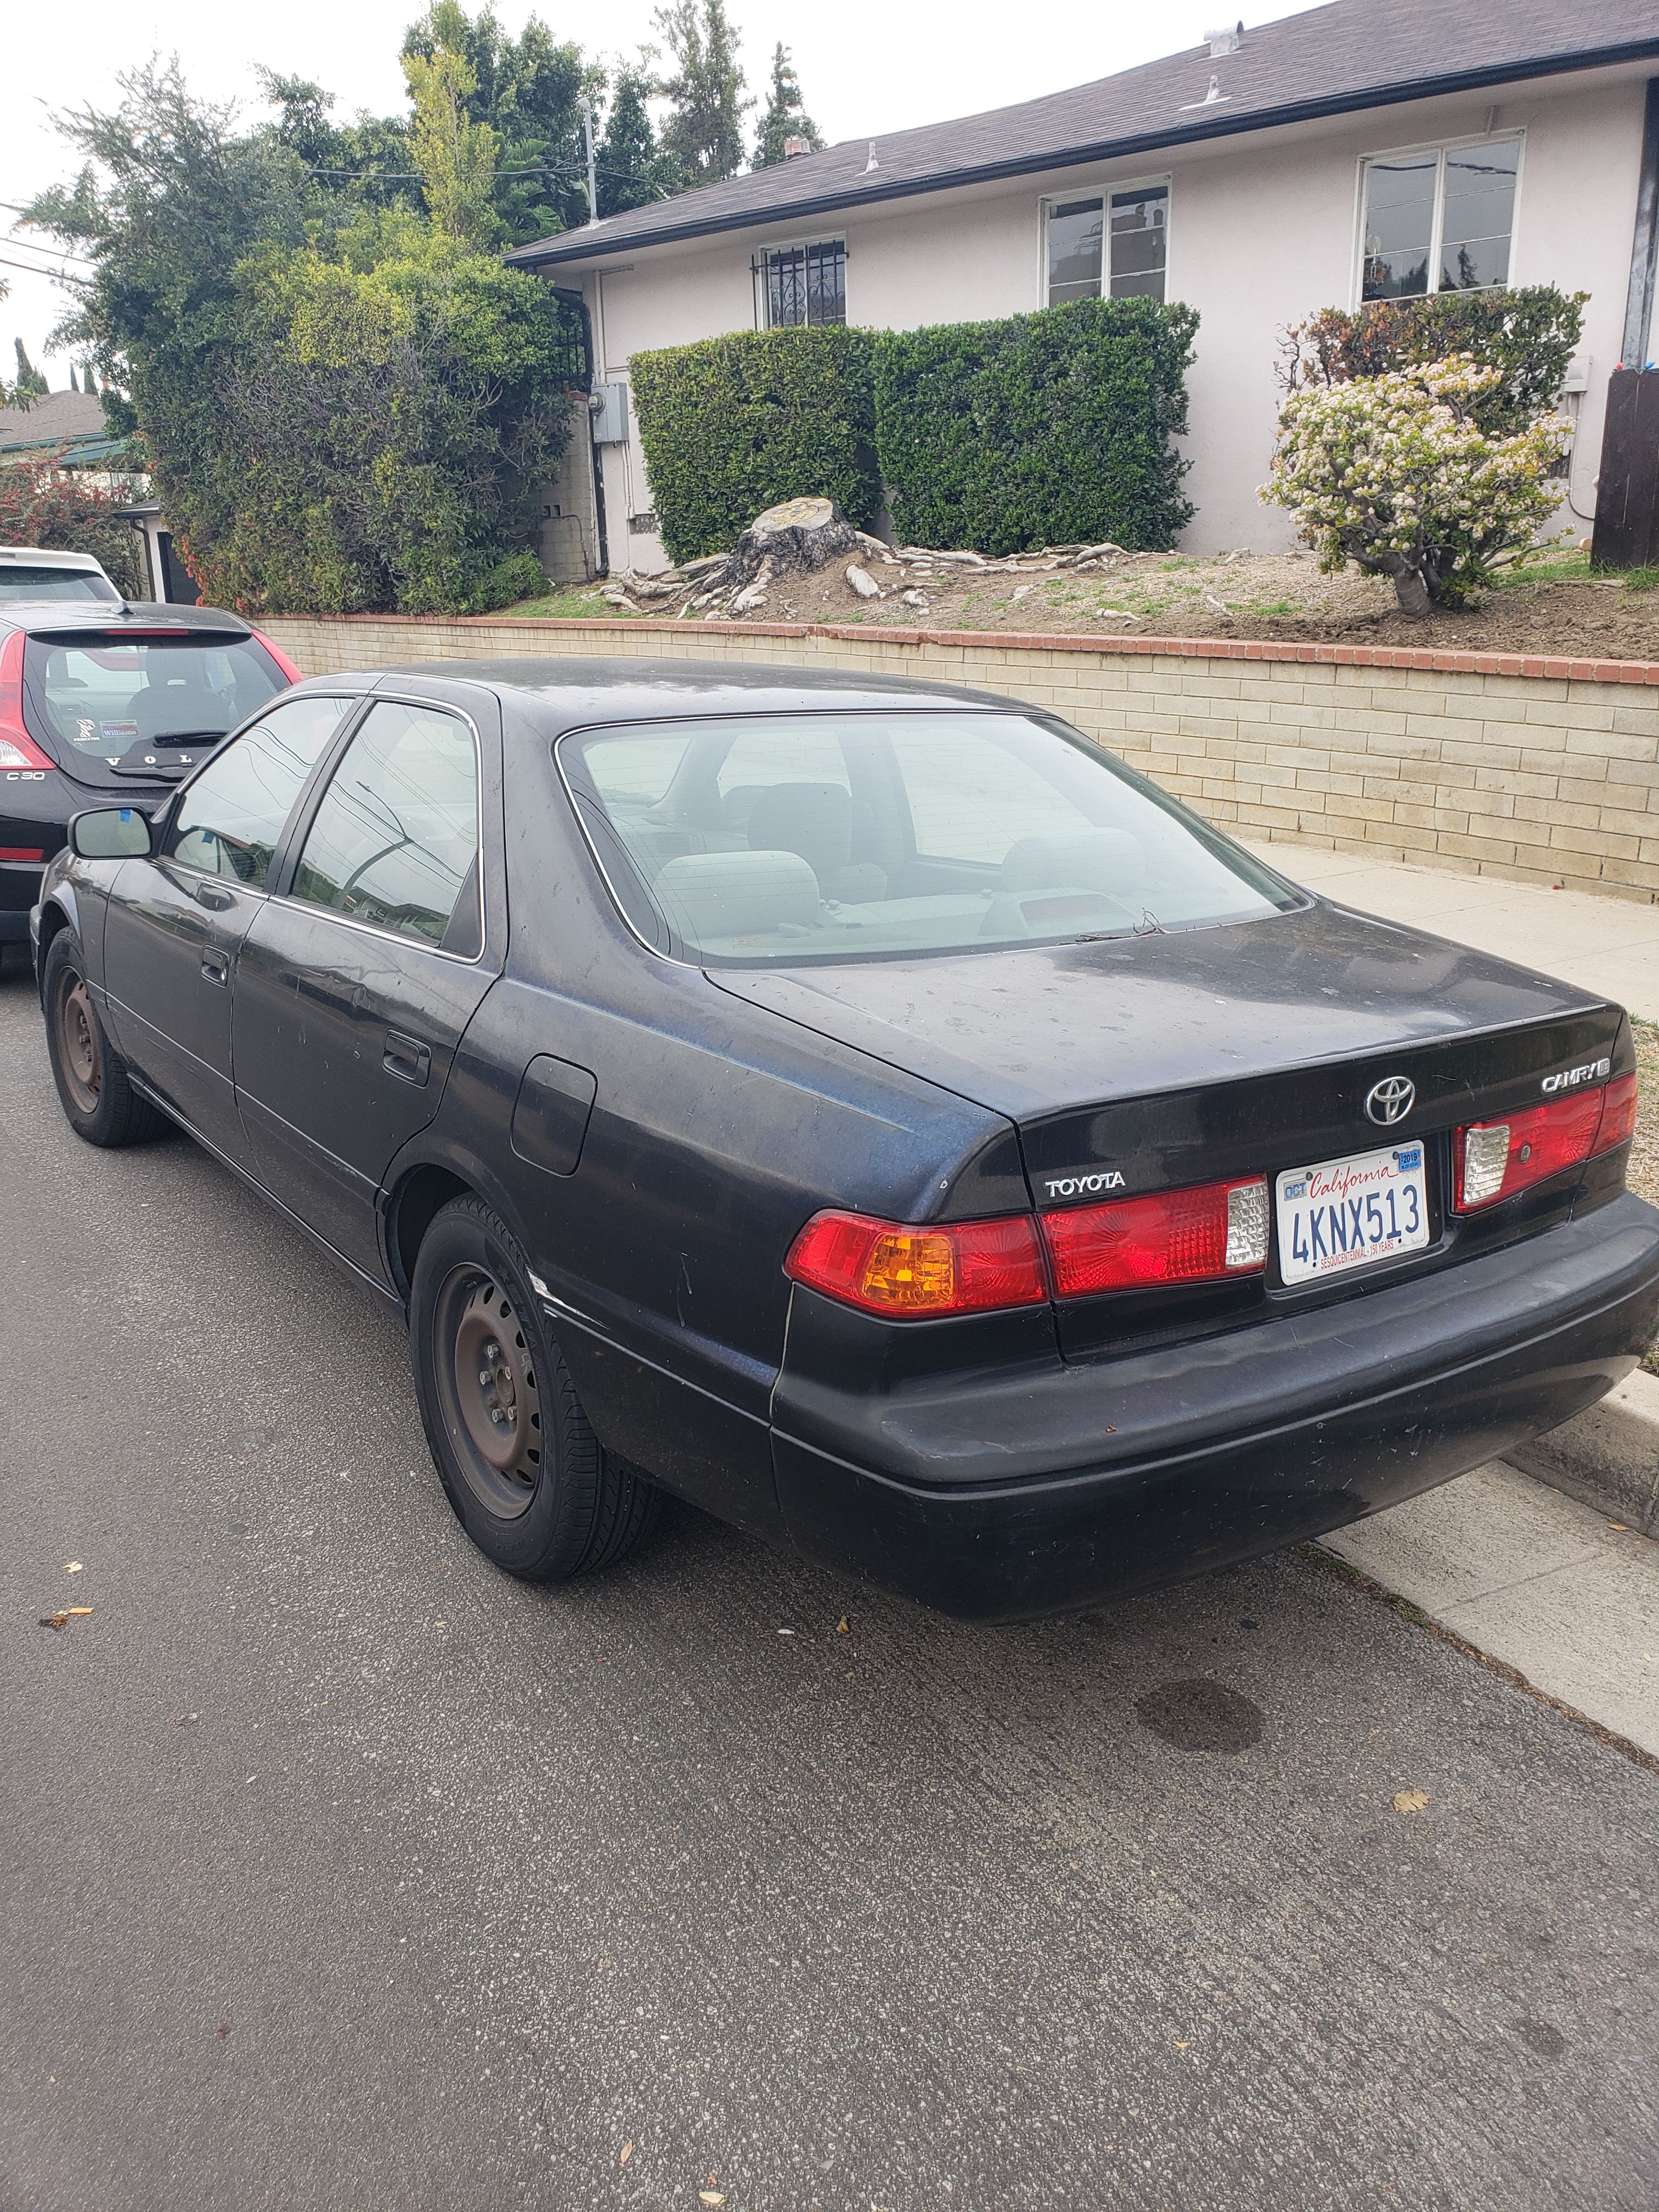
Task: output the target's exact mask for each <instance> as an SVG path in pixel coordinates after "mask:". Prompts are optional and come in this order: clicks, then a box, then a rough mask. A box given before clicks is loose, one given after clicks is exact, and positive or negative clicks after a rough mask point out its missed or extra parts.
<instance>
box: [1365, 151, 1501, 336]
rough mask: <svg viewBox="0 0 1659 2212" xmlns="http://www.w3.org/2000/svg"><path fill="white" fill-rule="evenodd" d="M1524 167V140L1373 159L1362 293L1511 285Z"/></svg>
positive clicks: (1401, 296) (1407, 294)
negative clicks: (1517, 193)
mask: <svg viewBox="0 0 1659 2212" xmlns="http://www.w3.org/2000/svg"><path fill="white" fill-rule="evenodd" d="M1520 166H1521V141H1520V140H1519V139H1518V138H1488V139H1483V140H1482V141H1480V143H1478V144H1476V145H1473V146H1446V147H1442V148H1440V149H1438V150H1430V151H1428V152H1425V153H1419V154H1389V155H1381V156H1379V157H1377V158H1376V159H1375V160H1372V161H1367V162H1366V164H1365V228H1364V244H1363V247H1362V258H1361V263H1360V272H1359V296H1360V298H1361V299H1362V300H1410V299H1416V298H1419V297H1420V296H1421V295H1423V294H1424V293H1425V292H1484V291H1486V290H1487V289H1489V288H1490V287H1491V286H1492V285H1494V284H1504V283H1508V281H1509V274H1510V234H1511V233H1512V231H1513V229H1514V227H1515V187H1516V178H1517V175H1518V173H1519V171H1520Z"/></svg>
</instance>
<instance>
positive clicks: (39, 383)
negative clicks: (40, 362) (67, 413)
mask: <svg viewBox="0 0 1659 2212" xmlns="http://www.w3.org/2000/svg"><path fill="white" fill-rule="evenodd" d="M14 343H15V348H16V352H17V397H18V398H19V400H20V401H21V403H22V404H24V405H25V406H27V404H28V402H29V401H30V400H31V399H40V398H45V396H46V389H47V386H46V378H45V377H44V376H42V374H40V370H39V369H38V368H36V367H35V366H34V363H33V362H32V361H31V360H30V359H29V357H28V353H27V349H26V348H25V346H24V344H23V341H22V339H21V338H17V339H15V341H14Z"/></svg>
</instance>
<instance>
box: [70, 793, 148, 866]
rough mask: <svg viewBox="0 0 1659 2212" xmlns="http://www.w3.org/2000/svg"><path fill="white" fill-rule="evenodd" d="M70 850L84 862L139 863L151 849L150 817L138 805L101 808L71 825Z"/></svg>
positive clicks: (78, 815) (74, 820)
mask: <svg viewBox="0 0 1659 2212" xmlns="http://www.w3.org/2000/svg"><path fill="white" fill-rule="evenodd" d="M69 841H70V851H71V852H73V853H75V854H78V855H79V857H80V858H81V859H82V860H143V859H145V858H147V857H148V855H149V852H150V849H151V844H150V827H149V816H148V815H147V814H141V813H140V812H139V811H138V809H137V807H136V806H98V807H94V808H93V810H92V811H90V812H89V813H86V814H77V815H76V816H75V817H73V818H72V820H71V821H70V826H69Z"/></svg>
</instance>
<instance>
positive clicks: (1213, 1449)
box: [773, 1196, 1659, 1620]
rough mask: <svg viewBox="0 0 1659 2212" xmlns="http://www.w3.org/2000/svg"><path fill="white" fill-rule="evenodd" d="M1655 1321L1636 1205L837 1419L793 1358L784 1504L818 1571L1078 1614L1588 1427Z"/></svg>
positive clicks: (783, 1422) (946, 1600)
mask: <svg viewBox="0 0 1659 2212" xmlns="http://www.w3.org/2000/svg"><path fill="white" fill-rule="evenodd" d="M802 1295H803V1294H802V1293H799V1292H798V1293H797V1297H798V1298H799V1297H800V1296H802ZM805 1295H809V1296H810V1295H811V1294H810V1293H807V1294H805ZM1656 1316H1659V1213H1656V1212H1655V1211H1654V1209H1653V1208H1652V1207H1651V1206H1648V1205H1646V1204H1645V1203H1644V1201H1643V1200H1639V1199H1637V1198H1633V1197H1630V1196H1625V1197H1621V1198H1620V1199H1617V1200H1614V1201H1613V1203H1611V1204H1609V1205H1607V1206H1602V1207H1600V1208H1598V1209H1597V1210H1596V1211H1595V1212H1594V1213H1592V1214H1590V1215H1589V1216H1588V1217H1587V1218H1584V1219H1582V1220H1579V1221H1576V1222H1571V1223H1569V1224H1567V1225H1565V1226H1564V1227H1561V1228H1558V1229H1553V1230H1551V1231H1547V1233H1546V1234H1544V1235H1542V1236H1539V1237H1532V1238H1528V1239H1527V1240H1525V1241H1524V1242H1522V1243H1517V1244H1514V1245H1510V1246H1509V1247H1507V1248H1505V1249H1503V1250H1501V1251H1498V1252H1493V1253H1489V1254H1486V1255H1482V1256H1481V1257H1480V1258H1479V1259H1474V1260H1470V1261H1467V1262H1465V1263H1464V1264H1462V1266H1459V1267H1452V1268H1447V1269H1443V1270H1442V1271H1440V1272H1438V1273H1432V1274H1427V1275H1425V1276H1422V1277H1419V1278H1415V1279H1413V1278H1409V1277H1408V1278H1406V1279H1401V1280H1397V1281H1395V1282H1394V1283H1392V1284H1389V1285H1387V1286H1385V1287H1380V1288H1378V1289H1377V1290H1375V1291H1370V1292H1369V1293H1367V1294H1365V1295H1364V1296H1362V1297H1358V1298H1353V1299H1350V1300H1347V1301H1346V1302H1344V1303H1341V1304H1335V1305H1329V1306H1325V1307H1322V1308H1320V1309H1318V1310H1313V1311H1304V1312H1303V1313H1301V1314H1299V1315H1297V1316H1295V1317H1293V1318H1292V1317H1291V1316H1284V1317H1281V1318H1279V1319H1278V1320H1275V1321H1273V1322H1265V1323H1262V1324H1261V1325H1259V1326H1257V1327H1255V1328H1249V1329H1241V1330H1237V1331H1234V1332H1232V1333H1231V1334H1228V1335H1225V1336H1220V1337H1214V1338H1210V1339H1206V1340H1201V1341H1199V1342H1196V1343H1189V1344H1186V1345H1182V1346H1166V1347H1163V1348H1160V1349H1158V1350H1157V1351H1154V1352H1140V1353H1136V1354H1133V1355H1130V1356H1127V1357H1122V1358H1115V1359H1109V1360H1102V1361H1099V1362H1097V1363H1093V1364H1089V1365H1082V1366H1071V1367H1065V1368H1061V1367H1060V1366H1059V1365H1058V1364H1056V1365H1055V1366H1054V1369H1052V1370H1049V1371H1048V1372H1047V1373H1045V1374H1043V1375H1042V1376H1036V1377H1035V1378H1034V1377H1033V1376H1031V1375H1030V1372H1029V1371H1027V1372H1024V1373H1022V1374H1020V1375H1019V1376H1009V1375H1007V1374H1006V1373H1004V1374H1002V1375H991V1376H986V1377H984V1378H983V1379H977V1378H975V1377H974V1376H957V1377H955V1378H951V1380H950V1387H949V1388H945V1387H942V1385H941V1378H939V1377H937V1376H935V1377H932V1378H930V1381H929V1383H928V1385H927V1387H926V1388H924V1389H917V1390H896V1391H893V1392H890V1393H888V1394H887V1395H875V1396H872V1395H858V1394H857V1393H856V1392H855V1391H854V1390H850V1389H849V1390H848V1391H846V1392H844V1393H842V1403H841V1406H840V1407H839V1408H837V1407H836V1404H835V1399H836V1392H835V1390H834V1389H833V1388H830V1387H827V1386H826V1385H825V1384H824V1383H823V1382H822V1381H818V1380H814V1381H811V1382H808V1383H805V1384H804V1385H803V1384H801V1383H798V1382H796V1381H793V1380H792V1377H791V1374H790V1362H789V1360H788V1359H786V1361H785V1365H784V1371H783V1374H782V1376H781V1377H780V1383H779V1390H778V1396H777V1401H776V1404H775V1429H774V1440H773V1453H774V1463H775V1470H776V1477H777V1486H778V1495H779V1501H780V1504H781V1510H782V1514H783V1517H784V1520H785V1522H786V1524H787V1528H788V1532H789V1535H790V1538H791V1540H792V1541H793V1543H794V1544H795V1545H796V1546H797V1547H799V1550H800V1551H802V1552H803V1553H805V1554H806V1556H807V1557H808V1558H810V1559H814V1560H816V1561H817V1562H818V1563H820V1564H821V1565H826V1566H829V1567H833V1568H836V1569H837V1570H839V1571H843V1572H850V1573H854V1574H857V1575H860V1576H862V1577H865V1578H866V1579H867V1580H869V1581H871V1582H872V1583H877V1584H878V1585H880V1586H881V1587H883V1588H884V1589H891V1590H895V1591H897V1592H899V1593H901V1594H902V1595H906V1596H908V1597H912V1598H915V1599H916V1600H918V1601H920V1602H921V1603H922V1604H924V1605H927V1606H931V1607H934V1608H935V1609H936V1610H937V1611H939V1612H941V1613H951V1614H955V1615H957V1616H958V1617H960V1618H963V1619H974V1620H1024V1619H1030V1618H1033V1617H1036V1616H1039V1615H1042V1614H1044V1613H1062V1612H1067V1611H1073V1610H1076V1609H1077V1608H1079V1607H1086V1606H1091V1605H1097V1604H1100V1603H1102V1602H1104V1601H1109V1600H1111V1599H1114V1598H1119V1597H1125V1596H1128V1595H1132V1594H1133V1593H1134V1592H1136V1591H1139V1590H1144V1589H1152V1588H1155V1587H1157V1586H1158V1584H1160V1583H1170V1582H1176V1581H1180V1580H1182V1579H1183V1578H1185V1577H1188V1576H1192V1575H1197V1574H1202V1573H1205V1572H1206V1571H1209V1570H1210V1569H1212V1568H1214V1567H1220V1566H1225V1565H1231V1564H1233V1563H1235V1562H1237V1561H1238V1560H1242V1559H1250V1558H1253V1557H1254V1556H1255V1555H1256V1554H1257V1553H1262V1552H1267V1551H1272V1550H1274V1549H1276V1548H1277V1547H1279V1546H1281V1545H1285V1544H1293V1543H1298V1542H1301V1541H1304V1540H1305V1539H1307V1538H1309V1537H1312V1536H1317V1535H1321V1534H1324V1533H1325V1532H1326V1531H1327V1530H1328V1529H1331V1528H1340V1527H1342V1526H1343V1525H1345V1524H1346V1523H1347V1522H1352V1521H1356V1520H1358V1519H1360V1518H1361V1517H1363V1516H1364V1515H1366V1514H1369V1513H1374V1512H1376V1511H1377V1510H1380V1509H1381V1508H1382V1507H1383V1506H1387V1505H1392V1504H1397V1503H1398V1502H1399V1501H1400V1500H1401V1498H1410V1497H1412V1496H1413V1495H1415V1494H1416V1493H1417V1492H1419V1491H1423V1490H1427V1489H1430V1488H1431V1487H1432V1486H1434V1485H1435V1484H1437V1483H1440V1482H1445V1481H1447V1480H1449V1479H1450V1478H1451V1477H1452V1476H1454V1475H1457V1474H1464V1473H1465V1472H1467V1470H1468V1469H1469V1468H1473V1467H1478V1466H1480V1464H1481V1463H1482V1462H1484V1461H1486V1460H1489V1459H1492V1458H1494V1457H1496V1456H1498V1455H1500V1454H1502V1453H1503V1452H1505V1451H1507V1450H1510V1449H1512V1448H1513V1447H1514V1446H1515V1445H1516V1444H1517V1443H1522V1442H1523V1441H1525V1440H1527V1439H1528V1438H1529V1437H1534V1436H1537V1435H1539V1434H1540V1433H1541V1431H1544V1430H1546V1429H1550V1428H1553V1427H1554V1426H1556V1425H1557V1424H1558V1423H1559V1422H1561V1421H1565V1420H1567V1419H1571V1416H1572V1415H1573V1414H1575V1413H1581V1412H1582V1411H1583V1409H1584V1408H1585V1407H1587V1406H1589V1405H1592V1404H1594V1403H1595V1401H1596V1400H1597V1399H1598V1398H1600V1397H1601V1396H1602V1395H1604V1394H1605V1392H1607V1390H1609V1389H1611V1388H1612V1387H1613V1384H1614V1383H1617V1382H1619V1381H1620V1379H1621V1378H1622V1377H1623V1376H1625V1375H1626V1374H1627V1373H1628V1372H1629V1371H1630V1370H1631V1369H1632V1367H1633V1366H1634V1365H1635V1364H1636V1363H1637V1361H1638V1359H1639V1358H1641V1356H1642V1352H1643V1351H1644V1348H1645V1346H1647V1345H1648V1344H1649V1343H1650V1341H1651V1340H1652V1337H1653V1334H1654V1328H1655V1322H1656ZM792 1335H793V1330H792Z"/></svg>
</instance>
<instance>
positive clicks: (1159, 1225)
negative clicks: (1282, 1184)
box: [1042, 1176, 1267, 1298]
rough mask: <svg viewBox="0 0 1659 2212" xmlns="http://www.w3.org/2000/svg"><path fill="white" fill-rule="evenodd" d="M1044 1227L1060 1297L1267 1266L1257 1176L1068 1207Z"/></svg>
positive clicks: (1262, 1185) (1049, 1216) (1263, 1196)
mask: <svg viewBox="0 0 1659 2212" xmlns="http://www.w3.org/2000/svg"><path fill="white" fill-rule="evenodd" d="M1042 1239H1043V1242H1044V1243H1045V1244H1046V1245H1047V1246H1048V1260H1049V1263H1050V1265H1051V1266H1052V1267H1053V1269H1054V1289H1055V1291H1056V1292H1057V1293H1058V1295H1059V1296H1060V1297H1062V1298H1082V1297H1091V1296H1092V1295H1093V1294H1094V1293H1095V1292H1097V1291H1131V1290H1142V1289H1152V1288H1156V1287H1157V1286H1158V1285H1161V1284H1166V1283H1205V1282H1216V1281H1221V1280H1225V1279H1226V1278H1227V1277H1228V1276H1231V1275H1248V1274H1255V1273H1260V1271H1261V1269H1262V1268H1263V1267H1266V1266H1267V1183H1266V1182H1265V1181H1264V1180H1263V1179H1262V1178H1261V1176H1255V1177H1254V1178H1253V1179H1252V1180H1251V1181H1249V1182H1212V1183H1202V1184H1200V1185H1198V1186H1197V1187H1196V1188H1191V1189H1188V1190H1164V1191H1158V1192H1156V1193H1154V1194H1152V1195H1150V1196H1148V1197H1146V1198H1118V1199H1109V1200H1107V1202H1106V1203H1105V1204H1104V1205H1103V1206H1073V1207H1069V1208H1067V1209H1066V1210H1065V1211H1063V1212H1054V1213H1045V1214H1043V1215H1042Z"/></svg>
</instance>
